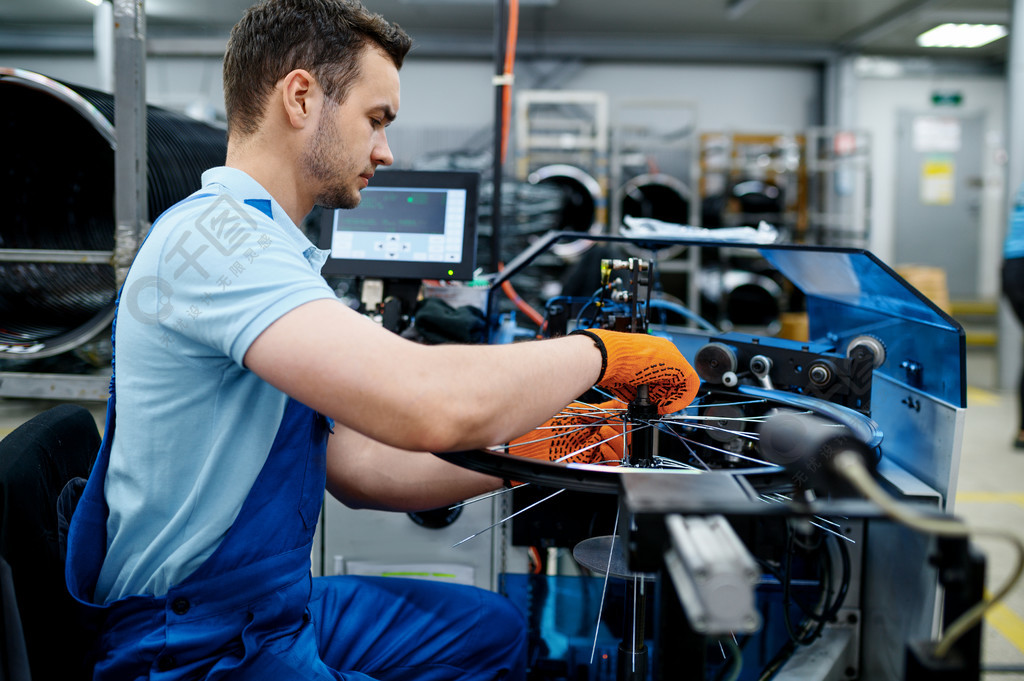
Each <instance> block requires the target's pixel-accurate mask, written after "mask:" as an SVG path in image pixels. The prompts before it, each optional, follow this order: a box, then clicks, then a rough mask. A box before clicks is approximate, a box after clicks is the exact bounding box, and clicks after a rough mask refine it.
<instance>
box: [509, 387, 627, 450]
mask: <svg viewBox="0 0 1024 681" xmlns="http://www.w3.org/2000/svg"><path fill="white" fill-rule="evenodd" d="M625 406H626V405H624V404H623V403H621V402H619V401H617V400H609V401H608V402H602V403H601V404H585V403H583V402H573V403H571V404H570V405H569V406H567V407H566V408H565V409H563V410H562V411H561V412H559V413H558V414H557V415H555V416H553V417H551V418H550V419H548V420H547V421H545V422H544V423H543V424H542V425H541V426H540V427H538V428H535V429H533V430H531V431H530V432H529V433H527V434H525V435H522V436H520V437H517V438H516V439H515V440H512V442H510V443H509V448H508V453H509V454H514V455H515V456H525V457H528V458H531V459H545V460H547V461H556V462H559V463H600V462H603V461H618V460H620V459H622V451H623V445H622V439H623V438H622V430H623V428H624V427H625V426H624V424H623V423H622V422H621V421H615V416H617V415H619V414H621V413H622V412H623V410H624V409H625Z"/></svg>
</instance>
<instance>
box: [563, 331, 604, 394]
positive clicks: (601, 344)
mask: <svg viewBox="0 0 1024 681" xmlns="http://www.w3.org/2000/svg"><path fill="white" fill-rule="evenodd" d="M569 335H570V336H575V335H580V336H587V337H588V338H590V340H592V341H594V345H595V346H597V349H598V350H600V351H601V374H600V375H599V376H598V377H597V380H596V381H594V384H595V385H596V384H598V383H600V382H601V381H603V380H604V372H605V371H606V370H607V369H608V349H607V348H606V347H605V346H604V340H602V339H601V337H600V336H598V335H597V334H596V333H594V332H593V331H588V330H586V329H577V330H576V331H571V332H570V333H569Z"/></svg>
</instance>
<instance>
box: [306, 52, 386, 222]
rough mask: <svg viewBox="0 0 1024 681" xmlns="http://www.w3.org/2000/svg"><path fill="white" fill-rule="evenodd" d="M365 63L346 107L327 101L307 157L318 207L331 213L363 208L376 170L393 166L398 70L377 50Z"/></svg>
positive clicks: (364, 55) (365, 55)
mask: <svg viewBox="0 0 1024 681" xmlns="http://www.w3.org/2000/svg"><path fill="white" fill-rule="evenodd" d="M360 59H361V64H360V75H359V77H358V79H357V80H356V82H355V83H354V84H353V85H352V87H351V88H350V89H349V92H348V96H347V97H346V98H345V101H344V102H342V103H341V104H337V103H335V102H333V101H331V100H329V99H328V100H325V103H324V109H323V112H322V113H321V115H320V121H319V124H318V125H317V128H316V130H315V131H314V133H313V137H312V139H310V141H309V145H308V146H307V147H306V150H305V151H304V152H303V154H302V159H301V160H302V167H303V170H304V172H305V174H306V176H307V178H308V179H309V181H310V182H311V183H312V184H313V186H314V187H315V190H316V191H315V197H314V200H315V203H316V205H318V206H323V207H324V208H328V209H334V208H355V207H356V206H358V205H359V199H360V195H359V192H360V190H362V189H363V188H365V187H366V185H367V184H368V183H369V181H370V178H371V177H372V176H373V173H374V171H375V170H376V168H377V166H379V165H385V166H386V165H391V163H392V161H394V157H393V156H392V155H391V149H390V148H389V147H388V141H387V136H386V135H385V134H384V128H385V127H386V126H387V125H388V124H389V123H390V122H391V121H392V120H393V119H394V117H395V115H396V114H397V113H398V99H399V83H398V69H397V68H395V65H394V63H392V61H391V59H390V58H388V57H387V55H385V54H384V53H383V52H381V51H380V50H379V49H377V48H373V47H370V48H367V49H365V50H363V52H362V55H361V56H360Z"/></svg>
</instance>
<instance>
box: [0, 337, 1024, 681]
mask: <svg viewBox="0 0 1024 681" xmlns="http://www.w3.org/2000/svg"><path fill="white" fill-rule="evenodd" d="M995 359H996V358H995V353H994V352H992V351H991V350H986V349H980V350H974V351H969V352H968V358H967V375H968V386H969V387H968V396H967V400H968V408H967V411H966V418H965V421H966V423H965V431H964V438H963V449H962V456H961V462H960V474H959V481H958V486H957V498H956V507H955V513H956V514H957V515H958V516H959V517H961V518H962V519H964V520H965V521H967V522H968V523H969V524H970V525H972V526H978V527H986V528H996V529H1003V530H1010V531H1012V532H1014V533H1016V534H1017V536H1019V537H1022V538H1024V450H1017V449H1014V448H1013V447H1012V446H1011V441H1012V439H1013V437H1014V433H1015V428H1016V425H1017V423H1016V413H1017V405H1016V396H1015V393H1014V392H1008V391H1003V390H1000V389H998V385H999V383H1000V381H999V377H998V373H997V369H996V363H995ZM84 405H85V406H87V407H89V408H90V410H92V411H93V413H94V414H95V416H96V419H97V423H98V424H99V425H100V427H101V428H102V426H103V413H104V405H103V404H101V403H98V402H91V403H84ZM50 406H53V403H50V402H44V401H40V400H14V399H0V437H2V436H3V435H6V434H7V433H9V432H10V431H11V430H13V429H14V428H15V427H17V426H18V425H20V424H21V423H23V422H24V421H26V420H28V419H29V418H31V417H32V415H34V414H35V413H37V412H39V411H41V410H43V409H46V408H48V407H50ZM977 544H978V545H979V546H980V548H981V549H982V551H983V552H984V553H985V555H986V558H987V560H988V579H987V584H988V588H989V589H993V588H998V586H999V585H1000V584H1002V582H1003V580H1004V579H1005V577H1006V576H1007V575H1008V574H1009V572H1010V570H1011V569H1012V567H1013V565H1014V561H1015V557H1014V553H1013V551H1012V549H1010V547H1009V545H1008V544H1007V543H1006V542H1004V541H1001V540H998V539H993V538H988V537H979V538H978V539H977ZM982 655H983V667H984V669H985V670H986V671H985V672H984V673H983V674H982V679H983V681H997V680H1000V679H1009V678H1024V582H1022V583H1021V584H1018V586H1017V587H1016V588H1015V589H1014V590H1013V591H1012V592H1011V593H1010V595H1009V597H1008V598H1007V599H1006V600H1005V601H1004V602H1003V603H1002V604H1000V605H999V606H997V607H996V608H995V609H994V610H992V611H991V612H990V614H989V615H988V616H987V618H986V623H985V630H984V642H983V653H982Z"/></svg>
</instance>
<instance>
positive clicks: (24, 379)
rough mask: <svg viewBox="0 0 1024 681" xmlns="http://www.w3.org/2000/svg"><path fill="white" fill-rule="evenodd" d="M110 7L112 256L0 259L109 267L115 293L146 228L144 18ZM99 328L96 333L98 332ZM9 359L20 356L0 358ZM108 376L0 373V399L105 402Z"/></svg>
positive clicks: (9, 254) (138, 2)
mask: <svg viewBox="0 0 1024 681" xmlns="http://www.w3.org/2000/svg"><path fill="white" fill-rule="evenodd" d="M113 6H114V115H115V120H116V121H117V128H116V130H115V129H113V128H112V127H111V126H110V125H109V123H107V121H106V120H105V119H104V120H103V123H104V124H105V125H106V126H107V128H109V130H107V132H106V133H104V134H105V136H107V137H108V139H109V140H110V142H111V144H112V145H113V146H114V148H115V149H114V173H115V178H114V182H115V191H116V198H115V204H114V250H113V251H66V250H31V249H0V260H3V261H7V262H12V261H13V262H38V263H100V264H109V265H111V266H112V267H113V268H114V276H115V282H116V287H117V288H120V286H121V284H122V283H123V282H124V278H125V276H126V275H127V272H128V267H129V266H130V265H131V263H132V260H133V259H134V258H135V254H136V252H137V251H138V247H139V243H140V241H141V239H142V237H143V235H145V233H146V231H147V230H148V228H149V223H148V219H147V185H146V83H145V73H146V71H145V69H146V13H145V7H144V1H143V0H116V1H115V2H114V3H113ZM100 330H101V329H97V330H96V331H97V333H99V332H100ZM0 356H5V357H8V358H15V359H18V358H24V357H25V355H19V354H18V353H17V352H14V353H0ZM109 384H110V373H109V371H108V372H105V373H103V374H100V375H95V376H94V375H77V374H58V373H32V372H0V397H17V398H37V399H52V400H83V401H88V400H105V399H107V396H108V388H109Z"/></svg>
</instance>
